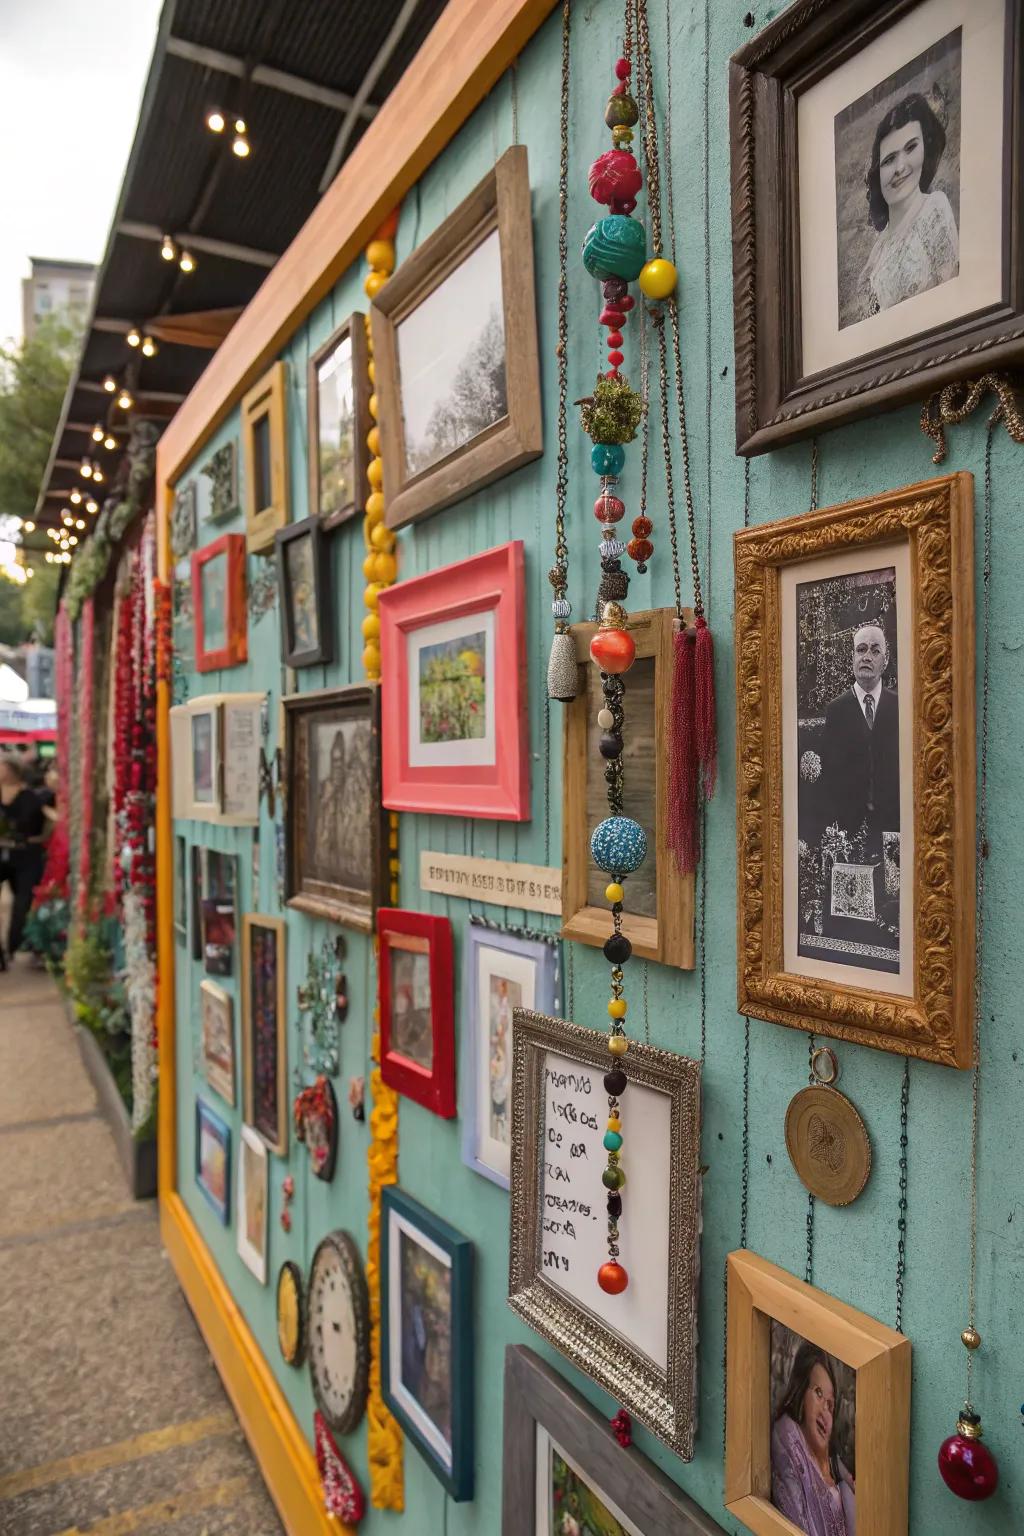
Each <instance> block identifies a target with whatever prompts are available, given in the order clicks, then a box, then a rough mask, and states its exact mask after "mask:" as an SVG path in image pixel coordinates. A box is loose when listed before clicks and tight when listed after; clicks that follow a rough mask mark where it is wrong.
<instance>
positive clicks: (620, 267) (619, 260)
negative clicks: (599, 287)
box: [583, 213, 647, 283]
mask: <svg viewBox="0 0 1024 1536" xmlns="http://www.w3.org/2000/svg"><path fill="white" fill-rule="evenodd" d="M646 261H647V236H646V235H645V234H644V227H643V225H642V224H638V223H637V221H636V219H631V218H628V217H627V215H626V214H624V213H609V214H606V215H605V217H604V218H603V219H598V221H597V223H596V224H592V225H591V226H590V228H589V229H588V230H587V233H586V235H585V236H584V239H583V265H584V266H585V267H586V269H587V271H588V272H589V273H590V275H591V277H596V278H597V279H598V281H599V282H606V281H607V280H608V278H610V277H621V278H624V279H625V281H626V282H627V283H634V282H636V279H637V278H638V277H639V275H640V272H641V269H642V268H643V267H644V265H645V264H646Z"/></svg>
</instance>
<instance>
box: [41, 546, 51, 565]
mask: <svg viewBox="0 0 1024 1536" xmlns="http://www.w3.org/2000/svg"><path fill="white" fill-rule="evenodd" d="M43 558H44V560H45V561H46V563H47V565H49V564H50V563H51V561H52V560H53V551H52V550H49V549H48V550H47V551H46V554H45V555H44V556H43Z"/></svg>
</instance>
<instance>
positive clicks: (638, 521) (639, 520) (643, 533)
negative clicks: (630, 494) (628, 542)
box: [633, 516, 654, 539]
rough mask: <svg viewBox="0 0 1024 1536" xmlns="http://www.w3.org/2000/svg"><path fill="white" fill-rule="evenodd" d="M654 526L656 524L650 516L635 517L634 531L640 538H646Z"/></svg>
mask: <svg viewBox="0 0 1024 1536" xmlns="http://www.w3.org/2000/svg"><path fill="white" fill-rule="evenodd" d="M653 528H654V524H653V523H652V522H651V520H650V518H649V517H643V516H641V517H634V519H633V532H634V533H635V534H636V536H637V538H638V539H646V537H647V535H648V534H649V533H650V532H651V530H652V529H653Z"/></svg>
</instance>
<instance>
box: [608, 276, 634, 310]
mask: <svg viewBox="0 0 1024 1536" xmlns="http://www.w3.org/2000/svg"><path fill="white" fill-rule="evenodd" d="M601 292H602V293H603V294H604V296H605V298H606V299H607V300H608V302H609V304H613V303H614V302H615V300H616V299H624V298H625V297H626V294H627V293H628V292H629V284H628V283H627V282H626V279H625V278H624V277H606V278H605V280H604V282H603V283H602V284H601Z"/></svg>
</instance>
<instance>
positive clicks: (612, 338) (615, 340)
mask: <svg viewBox="0 0 1024 1536" xmlns="http://www.w3.org/2000/svg"><path fill="white" fill-rule="evenodd" d="M608 345H609V346H610V347H621V346H622V332H621V331H609V332H608Z"/></svg>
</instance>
